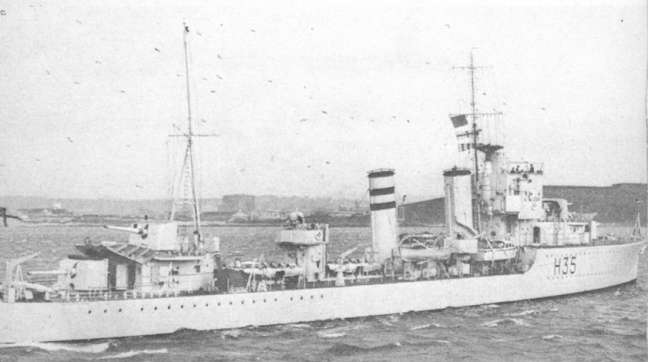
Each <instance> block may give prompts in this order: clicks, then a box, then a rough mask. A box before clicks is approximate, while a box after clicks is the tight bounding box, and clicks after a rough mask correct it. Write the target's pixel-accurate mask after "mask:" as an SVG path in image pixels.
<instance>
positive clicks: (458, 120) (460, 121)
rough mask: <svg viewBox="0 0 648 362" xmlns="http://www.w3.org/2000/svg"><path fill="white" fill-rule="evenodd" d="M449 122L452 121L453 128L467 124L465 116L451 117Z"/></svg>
mask: <svg viewBox="0 0 648 362" xmlns="http://www.w3.org/2000/svg"><path fill="white" fill-rule="evenodd" d="M450 120H451V121H452V125H453V126H454V128H459V127H462V126H465V125H467V124H468V119H466V115H465V114H459V115H456V116H451V117H450Z"/></svg>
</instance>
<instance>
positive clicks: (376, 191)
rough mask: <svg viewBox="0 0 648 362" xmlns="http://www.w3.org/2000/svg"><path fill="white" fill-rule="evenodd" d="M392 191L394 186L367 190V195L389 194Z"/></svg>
mask: <svg viewBox="0 0 648 362" xmlns="http://www.w3.org/2000/svg"><path fill="white" fill-rule="evenodd" d="M393 193H394V186H392V187H383V188H381V189H373V190H369V196H380V195H390V194H393Z"/></svg>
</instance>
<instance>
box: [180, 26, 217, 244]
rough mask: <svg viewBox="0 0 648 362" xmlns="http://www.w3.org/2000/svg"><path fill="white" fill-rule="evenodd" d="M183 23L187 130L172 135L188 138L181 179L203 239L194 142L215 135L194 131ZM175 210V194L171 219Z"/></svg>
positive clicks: (195, 226) (194, 220)
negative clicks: (199, 138) (195, 139)
mask: <svg viewBox="0 0 648 362" xmlns="http://www.w3.org/2000/svg"><path fill="white" fill-rule="evenodd" d="M182 25H183V33H182V40H183V45H184V63H185V82H186V88H187V131H186V132H185V133H181V134H174V135H170V136H171V137H183V138H185V139H186V142H187V144H186V147H185V152H184V158H183V161H182V169H181V170H182V172H183V174H181V175H180V177H181V181H184V182H188V183H189V185H188V186H189V188H190V192H191V199H190V200H185V203H186V202H187V201H188V203H189V204H190V205H191V211H192V214H193V224H194V234H195V235H196V236H197V238H198V241H201V240H202V234H201V231H200V207H199V205H198V197H197V193H196V177H195V175H196V172H195V166H194V158H193V153H194V149H193V144H194V138H195V137H208V136H215V135H213V134H196V133H194V132H193V124H192V118H191V87H190V85H191V84H190V78H189V49H188V48H189V46H188V42H187V36H188V35H189V26H187V24H184V23H183V24H182ZM185 185H186V184H185ZM175 212H176V200H175V195H174V201H173V205H172V207H171V217H170V219H171V220H173V219H174V217H175Z"/></svg>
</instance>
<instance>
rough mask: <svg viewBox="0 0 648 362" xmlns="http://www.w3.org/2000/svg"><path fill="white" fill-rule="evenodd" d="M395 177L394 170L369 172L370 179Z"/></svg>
mask: <svg viewBox="0 0 648 362" xmlns="http://www.w3.org/2000/svg"><path fill="white" fill-rule="evenodd" d="M387 176H394V170H376V171H369V178H377V177H387Z"/></svg>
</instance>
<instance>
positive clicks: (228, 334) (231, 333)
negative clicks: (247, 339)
mask: <svg viewBox="0 0 648 362" xmlns="http://www.w3.org/2000/svg"><path fill="white" fill-rule="evenodd" d="M241 334H243V331H241V330H240V329H228V330H226V331H223V332H221V338H234V339H236V338H239V337H240V336H241Z"/></svg>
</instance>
